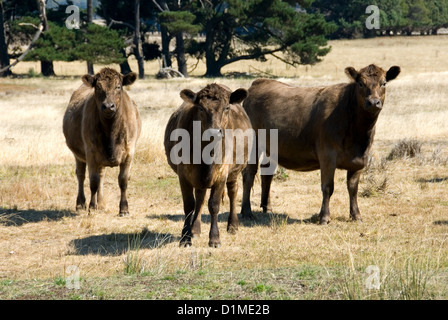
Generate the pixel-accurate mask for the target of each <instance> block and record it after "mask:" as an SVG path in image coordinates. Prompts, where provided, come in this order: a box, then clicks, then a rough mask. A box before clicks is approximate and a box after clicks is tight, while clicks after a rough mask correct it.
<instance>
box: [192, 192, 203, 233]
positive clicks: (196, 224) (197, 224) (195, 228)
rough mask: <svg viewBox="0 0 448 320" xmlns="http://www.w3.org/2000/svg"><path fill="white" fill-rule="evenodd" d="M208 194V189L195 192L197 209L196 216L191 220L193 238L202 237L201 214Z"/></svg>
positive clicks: (195, 208) (195, 210)
mask: <svg viewBox="0 0 448 320" xmlns="http://www.w3.org/2000/svg"><path fill="white" fill-rule="evenodd" d="M206 193H207V189H195V191H194V195H195V207H194V215H193V218H192V219H191V233H192V236H193V237H195V236H200V235H201V214H202V207H203V206H204V199H205V195H206Z"/></svg>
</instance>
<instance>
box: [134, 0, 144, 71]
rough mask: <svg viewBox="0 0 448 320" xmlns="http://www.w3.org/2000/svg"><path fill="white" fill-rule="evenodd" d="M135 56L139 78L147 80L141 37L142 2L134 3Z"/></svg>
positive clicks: (137, 0)
mask: <svg viewBox="0 0 448 320" xmlns="http://www.w3.org/2000/svg"><path fill="white" fill-rule="evenodd" d="M134 23H135V32H134V45H135V48H134V54H135V58H136V59H137V64H138V78H139V79H144V78H145V60H144V59H143V49H142V38H141V36H140V0H135V2H134Z"/></svg>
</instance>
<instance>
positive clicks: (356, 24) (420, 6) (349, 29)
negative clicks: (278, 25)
mask: <svg viewBox="0 0 448 320" xmlns="http://www.w3.org/2000/svg"><path fill="white" fill-rule="evenodd" d="M368 5H375V6H377V7H378V8H379V9H380V19H379V22H380V29H379V30H375V29H368V28H366V26H365V21H366V19H367V18H368V16H369V15H370V13H366V12H365V11H366V7H367V6H368ZM310 12H319V13H322V14H323V15H324V16H325V19H326V20H327V21H332V22H333V23H335V24H336V30H334V31H333V32H332V33H331V34H330V35H329V38H331V39H340V38H349V39H353V38H362V37H376V36H381V35H387V36H390V35H411V34H412V33H415V32H416V33H421V34H437V30H439V29H440V28H447V27H448V0H369V1H365V0H350V1H344V0H315V1H314V2H313V3H312V5H311V8H310Z"/></svg>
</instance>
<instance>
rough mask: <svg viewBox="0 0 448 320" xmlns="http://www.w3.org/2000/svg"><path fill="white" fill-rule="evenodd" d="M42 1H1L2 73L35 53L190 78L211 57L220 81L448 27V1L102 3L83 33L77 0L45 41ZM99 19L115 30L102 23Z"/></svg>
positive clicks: (60, 5) (50, 14) (56, 12)
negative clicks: (234, 67)
mask: <svg viewBox="0 0 448 320" xmlns="http://www.w3.org/2000/svg"><path fill="white" fill-rule="evenodd" d="M42 1H43V0H8V1H2V0H0V4H1V5H0V9H1V10H0V21H3V23H2V24H1V26H0V70H1V69H5V68H4V66H5V65H7V64H8V61H10V60H9V59H10V58H14V57H18V56H20V57H22V55H23V54H26V60H35V61H37V60H40V61H41V62H42V63H43V62H46V63H47V64H52V62H53V61H74V60H81V61H87V62H89V64H88V65H90V67H91V69H90V70H93V67H92V64H93V63H101V64H109V63H120V66H121V67H122V71H123V70H127V71H126V72H129V71H130V67H129V64H128V63H127V58H128V57H129V56H130V55H134V56H135V57H136V58H137V60H138V65H139V75H140V77H142V76H144V69H143V62H144V61H145V60H148V59H155V58H159V57H163V61H164V62H165V63H164V66H167V67H170V66H171V59H172V58H176V59H177V64H178V68H179V72H180V73H182V74H183V75H184V76H188V72H187V59H188V58H190V59H203V60H205V63H206V68H207V69H206V74H205V75H206V76H211V77H215V76H220V75H221V70H222V68H223V67H224V66H226V65H228V64H230V63H233V62H235V61H240V60H251V59H254V60H259V61H265V60H267V58H268V57H269V56H273V57H275V58H278V59H281V60H282V61H284V62H285V63H287V64H290V65H293V66H295V65H299V64H309V65H313V64H315V63H318V62H319V61H321V60H322V59H323V58H324V56H325V55H326V54H328V52H329V51H330V49H331V48H330V47H329V46H328V45H327V40H328V39H335V38H359V37H375V36H382V35H392V34H394V35H396V34H401V35H410V34H412V33H413V32H422V33H425V34H434V33H436V31H437V30H438V29H439V28H441V27H448V0H427V1H424V0H372V1H369V3H368V4H367V3H366V1H364V0H349V1H345V0H344V1H343V0H245V1H241V0H207V1H195V0H134V1H126V0H97V1H93V4H94V5H93V7H91V8H92V10H91V11H89V12H90V14H88V12H87V8H86V7H81V8H80V9H81V10H80V20H81V21H80V26H81V29H79V30H76V29H68V28H66V26H65V20H66V19H67V17H68V14H67V13H66V8H67V6H68V5H71V4H73V2H72V1H70V0H68V1H53V2H52V4H53V5H52V6H51V8H46V19H48V23H47V25H46V28H44V30H43V32H42V34H41V35H39V34H37V35H38V36H40V38H38V39H37V40H35V39H34V37H33V35H36V28H37V25H39V23H40V21H41V19H40V18H41V16H42V15H41V14H40V13H41V9H40V6H41V4H42ZM47 2H49V1H47ZM77 3H78V4H81V3H85V2H79V1H78V2H77ZM91 3H92V2H91V1H89V4H91ZM368 5H376V6H378V8H379V10H380V18H379V20H380V21H379V22H380V28H379V29H371V28H370V29H369V28H367V27H366V19H367V18H368V17H369V13H366V8H367V6H368ZM92 16H95V17H96V18H100V19H104V21H105V23H103V24H102V25H98V24H95V21H93V20H92ZM89 17H90V18H89ZM149 31H158V32H160V41H157V42H154V40H151V42H150V41H149V40H148V38H147V37H146V35H147V32H149ZM199 34H200V35H201V36H198V35H199ZM32 40H33V46H31V47H29V48H28V49H30V50H29V52H28V51H25V52H23V48H24V47H26V46H27V44H29V43H30V42H32ZM34 41H35V42H34ZM173 42H174V45H173ZM159 48H161V49H159ZM173 48H174V49H173ZM28 49H27V50H28ZM6 69H7V68H6ZM89 72H91V71H89ZM8 74H9V73H8V72H3V73H1V75H3V76H5V75H8ZM50 74H51V73H50Z"/></svg>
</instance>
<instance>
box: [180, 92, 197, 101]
mask: <svg viewBox="0 0 448 320" xmlns="http://www.w3.org/2000/svg"><path fill="white" fill-rule="evenodd" d="M180 97H181V98H182V99H183V100H184V101H185V102H187V103H194V102H195V100H196V93H194V92H193V91H191V90H190V89H184V90H182V91H181V92H180Z"/></svg>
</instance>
